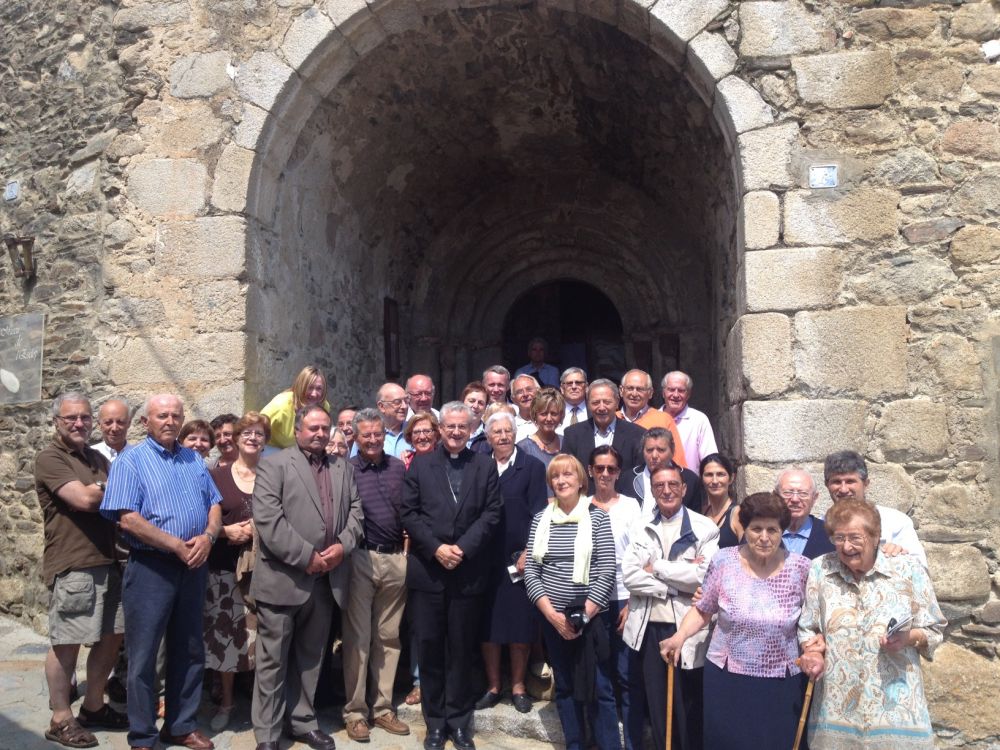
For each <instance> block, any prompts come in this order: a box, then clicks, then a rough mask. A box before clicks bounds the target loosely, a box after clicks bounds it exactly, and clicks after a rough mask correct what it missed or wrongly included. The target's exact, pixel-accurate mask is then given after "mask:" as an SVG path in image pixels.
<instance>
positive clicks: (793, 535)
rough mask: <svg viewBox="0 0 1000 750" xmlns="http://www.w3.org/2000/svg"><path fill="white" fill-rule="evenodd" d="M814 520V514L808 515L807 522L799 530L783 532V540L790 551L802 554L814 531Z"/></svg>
mask: <svg viewBox="0 0 1000 750" xmlns="http://www.w3.org/2000/svg"><path fill="white" fill-rule="evenodd" d="M812 528H813V520H812V516H806V522H805V523H804V524H802V528H800V529H799V530H798V531H790V530H787V529H786V530H785V531H784V532H782V534H781V540H782V541H783V542H784V543H785V549H787V550H788V551H789V552H796V553H798V554H800V555H801V554H802V553H803V551H804V550H805V548H806V542H808V541H809V535H810V534H811V533H812Z"/></svg>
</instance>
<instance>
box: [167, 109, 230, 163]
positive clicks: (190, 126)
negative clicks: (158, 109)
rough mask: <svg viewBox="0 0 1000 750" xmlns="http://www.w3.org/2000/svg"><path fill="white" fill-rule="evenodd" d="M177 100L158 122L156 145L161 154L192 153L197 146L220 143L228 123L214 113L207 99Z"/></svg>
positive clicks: (184, 154) (196, 151)
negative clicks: (158, 134) (158, 137)
mask: <svg viewBox="0 0 1000 750" xmlns="http://www.w3.org/2000/svg"><path fill="white" fill-rule="evenodd" d="M178 104H179V106H177V107H171V108H170V110H169V112H167V111H164V113H163V119H162V121H161V123H160V139H159V144H158V145H159V147H160V148H159V151H161V152H162V154H163V155H164V156H172V157H187V156H195V155H197V153H198V151H199V150H200V149H207V148H209V147H210V146H214V145H215V144H217V143H219V142H220V141H221V140H222V138H223V136H224V135H225V134H226V133H227V132H228V130H229V125H228V123H224V122H223V121H222V120H220V119H219V118H218V117H216V116H215V113H214V112H213V111H212V107H211V105H209V103H208V102H206V101H204V100H195V101H189V102H184V103H183V104H181V103H178Z"/></svg>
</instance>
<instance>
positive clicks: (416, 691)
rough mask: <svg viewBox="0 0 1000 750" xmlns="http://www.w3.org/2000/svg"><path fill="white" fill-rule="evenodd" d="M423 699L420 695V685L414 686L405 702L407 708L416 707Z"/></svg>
mask: <svg viewBox="0 0 1000 750" xmlns="http://www.w3.org/2000/svg"><path fill="white" fill-rule="evenodd" d="M422 697H423V696H421V695H420V685H414V686H413V690H411V691H410V692H409V693H408V694H407V696H406V698H404V699H403V700H404V702H405V703H406V705H407V706H416V705H417V704H419V703H420V699H421V698H422Z"/></svg>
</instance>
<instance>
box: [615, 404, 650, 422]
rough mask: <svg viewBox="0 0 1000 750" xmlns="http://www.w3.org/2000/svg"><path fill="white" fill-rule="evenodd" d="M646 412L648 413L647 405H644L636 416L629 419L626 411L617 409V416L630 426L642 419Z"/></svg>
mask: <svg viewBox="0 0 1000 750" xmlns="http://www.w3.org/2000/svg"><path fill="white" fill-rule="evenodd" d="M647 411H649V404H646V405H645V406H644V407H642V408H641V409H639V411H638V412H637V413H636V415H635V416H634V417H630V416H629V415H628V409H619V410H618V416H619V417H620V418H621V419H624V420H625V421H626V422H631V423H632V424H635V423H636V422H638V421H639V420H640V419H642V417H643V415H644V414H645V413H646V412H647Z"/></svg>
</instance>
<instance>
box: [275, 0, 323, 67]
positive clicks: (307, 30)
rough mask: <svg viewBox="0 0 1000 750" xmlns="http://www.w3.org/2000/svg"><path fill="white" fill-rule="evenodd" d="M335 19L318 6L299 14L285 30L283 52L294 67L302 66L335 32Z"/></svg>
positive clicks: (282, 44) (286, 60) (286, 59)
mask: <svg viewBox="0 0 1000 750" xmlns="http://www.w3.org/2000/svg"><path fill="white" fill-rule="evenodd" d="M333 29H334V27H333V21H331V20H330V18H329V17H328V16H326V15H324V14H323V13H320V12H319V11H318V10H317V9H316V8H309V9H308V10H307V11H306V12H305V13H302V14H301V15H299V16H298V17H297V18H296V19H295V21H293V22H292V25H291V26H290V27H289V28H288V31H287V32H285V38H284V40H283V41H282V43H281V54H282V55H283V56H284V58H285V62H287V63H288V64H289V65H291V66H292V67H293V68H296V69H298V68H300V67H301V66H302V64H303V63H304V62H305V61H306V59H307V58H308V57H309V55H311V54H312V52H313V51H314V50H315V49H316V48H317V47H318V46H319V45H320V44H321V43H322V42H323V40H324V39H326V38H327V37H328V36H329V35H330V34H332V33H333Z"/></svg>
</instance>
